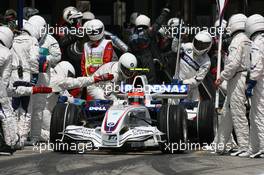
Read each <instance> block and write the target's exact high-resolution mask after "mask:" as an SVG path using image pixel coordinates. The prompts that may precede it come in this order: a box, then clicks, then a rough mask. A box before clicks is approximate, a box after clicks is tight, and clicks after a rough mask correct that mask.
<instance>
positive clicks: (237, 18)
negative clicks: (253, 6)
mask: <svg viewBox="0 0 264 175" xmlns="http://www.w3.org/2000/svg"><path fill="white" fill-rule="evenodd" d="M246 20H247V17H246V16H245V15H244V14H240V13H239V14H235V15H232V16H231V17H230V18H229V20H228V30H230V34H231V35H232V34H234V33H235V32H237V31H244V30H245V27H246Z"/></svg>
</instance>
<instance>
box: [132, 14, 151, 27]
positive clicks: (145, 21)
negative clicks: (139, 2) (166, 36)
mask: <svg viewBox="0 0 264 175" xmlns="http://www.w3.org/2000/svg"><path fill="white" fill-rule="evenodd" d="M135 24H136V26H147V27H150V18H149V17H147V16H146V15H139V16H138V17H137V19H136V21H135Z"/></svg>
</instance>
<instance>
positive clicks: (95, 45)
mask: <svg viewBox="0 0 264 175" xmlns="http://www.w3.org/2000/svg"><path fill="white" fill-rule="evenodd" d="M83 28H84V30H86V31H87V32H88V33H87V36H88V38H89V41H88V42H87V43H85V45H84V52H83V56H82V61H81V68H82V75H83V76H89V75H92V74H93V73H94V72H95V71H96V70H97V69H98V68H99V67H100V66H102V65H103V64H105V63H108V62H111V61H112V57H113V45H112V42H111V40H107V39H105V38H104V35H105V33H104V30H105V28H104V24H103V23H102V21H100V20H98V19H93V20H90V21H87V22H86V23H85V24H84V26H83ZM89 30H90V32H89Z"/></svg>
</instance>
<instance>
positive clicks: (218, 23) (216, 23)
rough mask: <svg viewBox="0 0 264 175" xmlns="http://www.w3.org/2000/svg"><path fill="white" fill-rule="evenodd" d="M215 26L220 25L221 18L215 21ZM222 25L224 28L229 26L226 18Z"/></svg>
mask: <svg viewBox="0 0 264 175" xmlns="http://www.w3.org/2000/svg"><path fill="white" fill-rule="evenodd" d="M214 26H215V27H220V20H219V19H218V20H216V21H215V23H214ZM221 27H223V28H224V29H225V28H226V27H227V21H226V20H224V19H222V24H221Z"/></svg>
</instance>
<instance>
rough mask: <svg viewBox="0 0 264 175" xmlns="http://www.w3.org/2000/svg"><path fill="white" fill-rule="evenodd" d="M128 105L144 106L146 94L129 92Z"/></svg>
mask: <svg viewBox="0 0 264 175" xmlns="http://www.w3.org/2000/svg"><path fill="white" fill-rule="evenodd" d="M128 104H129V105H144V104H145V94H144V92H129V93H128Z"/></svg>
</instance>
